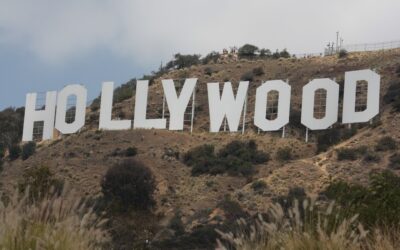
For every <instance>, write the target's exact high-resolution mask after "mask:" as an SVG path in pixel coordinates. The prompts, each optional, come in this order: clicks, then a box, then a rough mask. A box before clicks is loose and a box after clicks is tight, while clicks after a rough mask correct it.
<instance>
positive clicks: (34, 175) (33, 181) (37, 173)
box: [19, 166, 64, 201]
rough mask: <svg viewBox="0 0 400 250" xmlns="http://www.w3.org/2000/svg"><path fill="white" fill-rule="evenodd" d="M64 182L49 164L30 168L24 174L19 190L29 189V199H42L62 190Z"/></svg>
mask: <svg viewBox="0 0 400 250" xmlns="http://www.w3.org/2000/svg"><path fill="white" fill-rule="evenodd" d="M63 187H64V183H63V181H62V180H60V179H58V178H56V177H55V176H54V174H53V173H52V172H51V171H50V168H49V167H47V166H39V167H33V168H28V169H27V170H25V172H24V174H23V180H22V181H21V182H20V183H19V191H20V192H21V193H24V192H25V191H26V190H28V191H29V199H30V200H32V201H37V200H41V199H43V198H45V197H48V196H50V197H51V196H53V195H55V194H57V195H59V194H61V192H62V189H63Z"/></svg>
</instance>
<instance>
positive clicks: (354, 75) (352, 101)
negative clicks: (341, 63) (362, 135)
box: [343, 69, 381, 123]
mask: <svg viewBox="0 0 400 250" xmlns="http://www.w3.org/2000/svg"><path fill="white" fill-rule="evenodd" d="M380 80H381V77H380V76H379V75H378V74H377V73H375V72H373V71H372V70H369V69H367V70H359V71H350V72H346V74H345V83H344V98H343V123H356V122H367V121H369V120H371V119H372V118H374V116H376V115H377V114H378V113H379V90H380ZM357 81H367V82H368V94H367V98H368V99H367V108H366V109H365V110H364V111H359V112H356V111H355V106H356V88H357Z"/></svg>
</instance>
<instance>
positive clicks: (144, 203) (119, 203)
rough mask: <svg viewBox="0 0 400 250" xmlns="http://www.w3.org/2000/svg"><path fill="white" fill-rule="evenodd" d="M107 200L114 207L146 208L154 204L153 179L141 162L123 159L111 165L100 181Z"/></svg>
mask: <svg viewBox="0 0 400 250" xmlns="http://www.w3.org/2000/svg"><path fill="white" fill-rule="evenodd" d="M101 188H102V193H103V195H104V199H105V200H106V201H107V202H111V204H113V205H114V207H115V208H116V209H121V210H124V211H126V210H129V209H130V208H134V209H138V210H147V209H150V208H152V207H153V206H154V204H155V202H154V199H153V194H154V191H155V188H156V187H155V179H154V176H153V173H152V172H151V171H150V169H149V168H148V167H146V166H145V165H144V164H143V163H141V162H139V161H135V160H125V161H123V162H121V163H119V164H116V165H114V166H113V167H111V168H110V169H109V170H108V171H107V173H106V174H105V176H104V178H103V180H102V182H101Z"/></svg>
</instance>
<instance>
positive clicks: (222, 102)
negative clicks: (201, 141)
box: [207, 81, 249, 132]
mask: <svg viewBox="0 0 400 250" xmlns="http://www.w3.org/2000/svg"><path fill="white" fill-rule="evenodd" d="M248 87H249V82H248V81H246V82H240V83H239V89H238V91H237V93H236V98H235V97H234V94H233V90H232V84H231V83H230V82H226V83H225V84H224V89H223V91H222V97H221V96H220V89H219V83H208V84H207V90H208V105H209V109H210V132H219V130H220V128H221V124H222V121H223V120H224V118H225V117H226V119H227V121H228V125H229V131H231V132H237V131H238V127H239V122H240V117H241V115H242V111H243V107H244V103H245V100H246V97H247V89H248Z"/></svg>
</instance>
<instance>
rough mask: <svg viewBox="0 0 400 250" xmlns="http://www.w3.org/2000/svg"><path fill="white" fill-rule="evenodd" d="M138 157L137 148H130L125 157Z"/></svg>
mask: <svg viewBox="0 0 400 250" xmlns="http://www.w3.org/2000/svg"><path fill="white" fill-rule="evenodd" d="M135 155H137V148H135V147H129V148H127V149H126V150H125V156H126V157H132V156H135Z"/></svg>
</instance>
